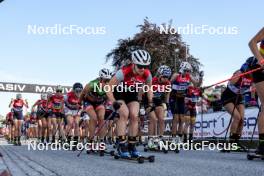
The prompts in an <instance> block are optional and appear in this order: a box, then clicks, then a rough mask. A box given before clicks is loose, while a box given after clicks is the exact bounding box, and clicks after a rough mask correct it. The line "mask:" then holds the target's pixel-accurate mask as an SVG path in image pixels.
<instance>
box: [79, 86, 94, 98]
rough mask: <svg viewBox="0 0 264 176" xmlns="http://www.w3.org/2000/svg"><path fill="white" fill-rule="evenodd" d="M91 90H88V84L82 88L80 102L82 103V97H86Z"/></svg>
mask: <svg viewBox="0 0 264 176" xmlns="http://www.w3.org/2000/svg"><path fill="white" fill-rule="evenodd" d="M90 89H91V88H90V85H89V84H86V86H85V87H84V89H83V90H82V92H81V95H80V98H79V99H80V102H82V101H83V99H84V96H85V95H87V94H88V93H89V92H90V91H91V90H90Z"/></svg>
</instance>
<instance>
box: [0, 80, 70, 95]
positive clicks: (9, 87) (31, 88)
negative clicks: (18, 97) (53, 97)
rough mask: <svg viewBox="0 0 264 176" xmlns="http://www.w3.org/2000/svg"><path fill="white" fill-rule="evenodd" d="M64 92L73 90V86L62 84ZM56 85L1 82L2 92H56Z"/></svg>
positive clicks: (0, 89)
mask: <svg viewBox="0 0 264 176" xmlns="http://www.w3.org/2000/svg"><path fill="white" fill-rule="evenodd" d="M62 87H63V93H67V92H69V91H71V89H72V87H71V86H62ZM55 89H56V85H38V84H24V83H9V82H0V92H21V93H48V92H55Z"/></svg>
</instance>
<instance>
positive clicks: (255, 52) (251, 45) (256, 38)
mask: <svg viewBox="0 0 264 176" xmlns="http://www.w3.org/2000/svg"><path fill="white" fill-rule="evenodd" d="M263 39H264V27H263V28H262V29H261V30H260V31H259V32H258V33H257V34H256V35H255V36H254V37H253V38H252V39H251V40H250V42H249V44H248V45H249V48H250V50H251V51H252V53H253V55H254V56H255V57H256V58H257V59H258V62H259V64H260V65H262V66H263V65H264V58H263V57H262V55H261V54H260V52H259V49H258V45H257V44H258V43H259V42H260V41H261V40H263Z"/></svg>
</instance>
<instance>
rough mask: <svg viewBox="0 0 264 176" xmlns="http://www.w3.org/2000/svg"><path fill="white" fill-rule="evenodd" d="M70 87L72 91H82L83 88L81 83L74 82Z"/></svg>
mask: <svg viewBox="0 0 264 176" xmlns="http://www.w3.org/2000/svg"><path fill="white" fill-rule="evenodd" d="M72 88H73V91H77V90H79V91H82V90H83V86H82V84H81V83H78V82H77V83H74V84H73V86H72Z"/></svg>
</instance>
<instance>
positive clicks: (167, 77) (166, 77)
mask: <svg viewBox="0 0 264 176" xmlns="http://www.w3.org/2000/svg"><path fill="white" fill-rule="evenodd" d="M161 77H162V78H164V79H169V78H170V77H169V76H161Z"/></svg>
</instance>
